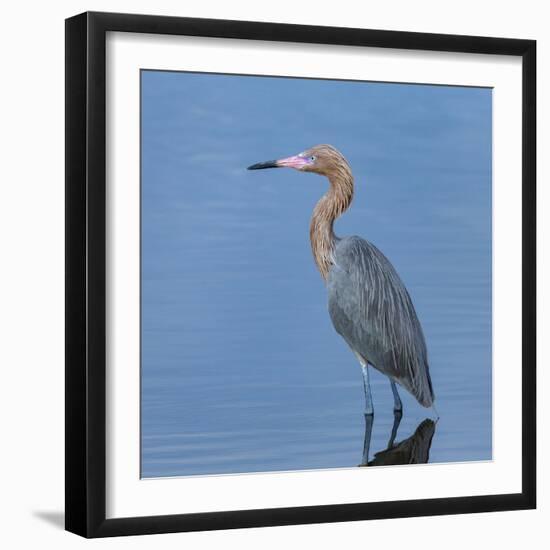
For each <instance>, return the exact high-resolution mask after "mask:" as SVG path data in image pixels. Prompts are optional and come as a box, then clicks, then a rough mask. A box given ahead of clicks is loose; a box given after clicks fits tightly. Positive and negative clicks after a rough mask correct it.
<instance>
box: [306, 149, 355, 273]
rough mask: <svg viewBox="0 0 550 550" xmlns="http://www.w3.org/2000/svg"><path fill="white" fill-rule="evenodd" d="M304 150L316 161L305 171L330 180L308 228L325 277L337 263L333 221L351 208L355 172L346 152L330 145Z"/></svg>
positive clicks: (316, 261) (313, 249)
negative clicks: (347, 159) (353, 172)
mask: <svg viewBox="0 0 550 550" xmlns="http://www.w3.org/2000/svg"><path fill="white" fill-rule="evenodd" d="M302 154H303V155H304V156H315V158H316V160H315V165H314V166H312V167H307V168H305V169H304V171H306V172H315V173H317V174H320V175H323V176H326V177H327V178H328V180H329V184H330V187H329V190H328V191H327V193H326V194H325V195H324V196H323V197H322V198H321V200H320V201H319V202H318V203H317V205H316V206H315V209H314V210H313V216H312V217H311V224H310V230H309V236H310V240H311V250H312V252H313V258H314V259H315V263H316V265H317V268H318V269H319V272H320V273H321V276H322V277H323V279H325V280H326V279H327V277H328V273H329V271H330V267H331V265H332V264H333V263H334V262H333V251H334V245H335V241H336V236H335V235H334V230H333V226H334V221H335V220H336V218H338V217H339V216H340V215H341V214H342V213H343V212H345V211H346V210H347V209H348V208H349V205H350V204H351V201H352V200H353V175H352V173H351V169H350V166H349V164H348V162H347V161H346V159H345V158H344V156H343V155H342V154H341V153H340V152H339V151H337V150H336V149H335V148H334V147H332V146H331V145H316V146H315V147H312V148H311V149H308V150H307V151H305V152H304V153H302Z"/></svg>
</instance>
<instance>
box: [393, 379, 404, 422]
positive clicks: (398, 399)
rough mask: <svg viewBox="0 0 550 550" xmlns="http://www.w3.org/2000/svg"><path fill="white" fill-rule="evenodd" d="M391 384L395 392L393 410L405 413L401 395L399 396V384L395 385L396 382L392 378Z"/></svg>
mask: <svg viewBox="0 0 550 550" xmlns="http://www.w3.org/2000/svg"><path fill="white" fill-rule="evenodd" d="M390 384H391V391H392V392H393V412H394V413H400V414H402V413H403V403H401V397H399V393H398V392H397V386H396V385H395V382H394V381H393V380H391V379H390Z"/></svg>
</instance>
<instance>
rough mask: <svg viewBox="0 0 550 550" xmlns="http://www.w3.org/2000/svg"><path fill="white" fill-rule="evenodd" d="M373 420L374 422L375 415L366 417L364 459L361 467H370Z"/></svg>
mask: <svg viewBox="0 0 550 550" xmlns="http://www.w3.org/2000/svg"><path fill="white" fill-rule="evenodd" d="M373 420H374V415H373V414H366V415H365V440H364V442H363V459H362V460H361V466H368V464H369V449H370V440H371V436H372V423H373Z"/></svg>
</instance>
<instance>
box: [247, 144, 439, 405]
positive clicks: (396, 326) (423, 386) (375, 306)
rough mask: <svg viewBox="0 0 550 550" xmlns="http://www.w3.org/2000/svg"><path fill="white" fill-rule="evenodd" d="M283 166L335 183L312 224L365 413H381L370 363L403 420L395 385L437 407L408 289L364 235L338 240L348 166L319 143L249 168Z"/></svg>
mask: <svg viewBox="0 0 550 550" xmlns="http://www.w3.org/2000/svg"><path fill="white" fill-rule="evenodd" d="M282 167H287V168H294V169H296V170H299V171H300V172H313V173H315V174H320V175H322V176H326V177H327V178H328V181H329V184H330V185H329V189H328V191H327V193H326V194H325V195H324V196H323V197H322V198H321V200H320V201H319V202H318V203H317V205H316V206H315V209H314V210H313V216H312V218H311V225H310V232H309V234H310V239H311V248H312V251H313V257H314V259H315V263H316V264H317V267H318V269H319V271H320V273H321V276H322V277H323V279H324V280H325V282H326V285H327V289H328V309H329V313H330V318H331V319H332V324H333V325H334V328H335V329H336V332H338V333H339V334H340V335H341V336H342V338H344V340H345V341H346V342H347V344H348V345H349V347H350V348H351V349H352V351H353V352H354V353H355V355H356V357H357V359H358V360H359V363H360V364H361V369H362V371H363V382H364V390H365V400H366V406H365V414H367V415H372V414H374V407H373V403H372V395H371V389H370V383H369V370H368V366H369V365H372V366H373V367H374V368H375V369H377V370H378V371H380V372H381V373H383V374H385V375H386V376H387V377H388V378H389V379H390V383H391V389H392V392H393V398H394V411H395V412H396V413H397V414H400V413H401V412H402V410H403V405H402V404H401V399H400V397H399V393H398V391H397V387H396V383H397V384H399V385H400V386H402V387H404V388H405V389H406V390H408V391H409V392H410V393H411V394H412V395H413V396H414V397H415V398H416V400H417V401H418V402H419V403H420V404H421V405H423V406H424V407H430V406H432V405H433V401H434V392H433V389H432V382H431V379H430V371H429V368H428V355H427V351H426V342H425V340H424V334H423V332H422V327H421V326H420V322H419V321H418V317H417V315H416V312H415V309H414V306H413V304H412V301H411V298H410V296H409V293H408V292H407V289H406V288H405V285H404V284H403V282H402V281H401V279H400V278H399V275H398V274H397V272H396V271H395V269H394V267H393V266H392V264H391V263H390V262H389V260H388V259H387V258H386V257H385V256H384V254H382V252H380V250H378V248H376V247H375V246H374V245H373V244H371V243H370V242H368V241H366V240H365V239H362V238H360V237H355V236H354V237H344V238H339V237H337V236H336V235H335V234H334V231H333V225H334V221H335V220H336V218H338V217H339V216H340V215H341V214H342V213H344V212H345V211H346V210H347V209H348V207H349V205H350V204H351V201H352V198H353V175H352V173H351V169H350V166H349V164H348V162H347V161H346V159H345V158H344V156H343V155H342V154H341V153H340V152H339V151H338V150H336V149H335V148H334V147H332V146H331V145H316V146H315V147H312V148H311V149H308V150H307V151H304V152H303V153H300V154H299V155H295V156H292V157H288V158H283V159H280V160H270V161H267V162H260V163H258V164H253V165H252V166H249V167H248V169H249V170H259V169H263V168H282Z"/></svg>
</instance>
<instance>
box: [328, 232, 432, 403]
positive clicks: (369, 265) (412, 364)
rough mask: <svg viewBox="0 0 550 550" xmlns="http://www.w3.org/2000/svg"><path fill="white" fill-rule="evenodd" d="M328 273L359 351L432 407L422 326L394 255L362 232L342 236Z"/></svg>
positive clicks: (341, 318)
mask: <svg viewBox="0 0 550 550" xmlns="http://www.w3.org/2000/svg"><path fill="white" fill-rule="evenodd" d="M334 262H335V263H334V265H333V267H332V269H331V271H330V273H329V276H328V293H329V313H330V317H331V319H332V323H333V324H334V328H335V329H336V331H337V332H338V333H339V334H340V335H341V336H342V337H343V338H344V340H346V342H347V343H348V345H349V346H350V347H351V348H352V350H353V351H355V352H356V353H358V354H359V355H360V356H361V357H362V358H363V359H365V360H367V361H368V362H369V363H371V364H372V365H373V366H374V367H375V368H376V369H378V370H379V371H381V372H383V373H384V374H386V375H388V376H389V377H390V378H392V379H393V380H395V381H396V382H398V383H399V384H401V385H402V386H403V387H405V388H406V389H407V390H408V391H410V392H411V393H412V394H413V395H414V396H415V397H416V398H417V399H418V401H419V402H420V403H421V404H422V405H424V406H426V407H429V406H430V405H431V404H432V402H433V399H434V395H433V389H432V383H431V379H430V373H429V368H428V358H427V351H426V343H425V340H424V334H423V332H422V327H421V326H420V322H419V321H418V317H417V316H416V312H415V310H414V306H413V304H412V301H411V298H410V296H409V293H408V292H407V289H406V288H405V285H404V284H403V282H402V281H401V279H400V278H399V275H398V274H397V272H396V271H395V269H394V267H393V266H392V265H391V263H390V262H389V260H388V259H387V258H386V257H385V256H384V255H383V254H382V252H380V250H378V249H377V248H376V247H375V246H374V245H373V244H371V243H369V242H368V241H366V240H364V239H361V238H360V237H346V238H344V239H341V240H340V241H338V243H337V244H336V247H335V251H334Z"/></svg>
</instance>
